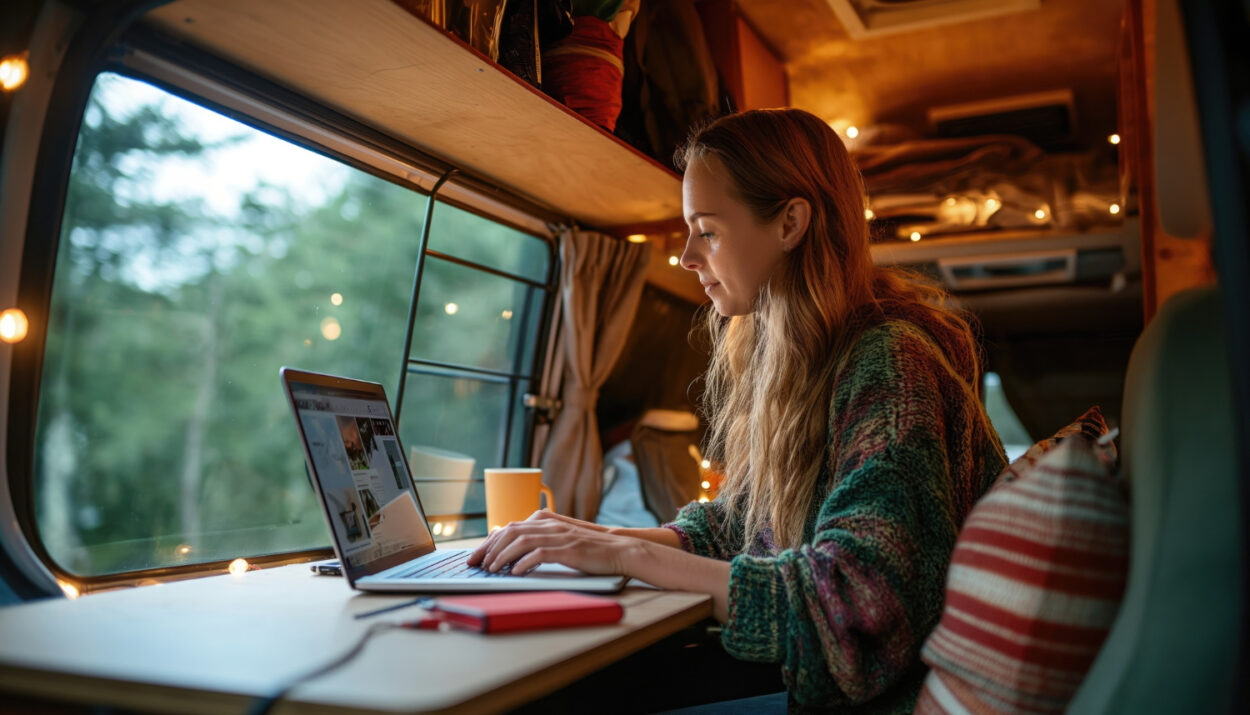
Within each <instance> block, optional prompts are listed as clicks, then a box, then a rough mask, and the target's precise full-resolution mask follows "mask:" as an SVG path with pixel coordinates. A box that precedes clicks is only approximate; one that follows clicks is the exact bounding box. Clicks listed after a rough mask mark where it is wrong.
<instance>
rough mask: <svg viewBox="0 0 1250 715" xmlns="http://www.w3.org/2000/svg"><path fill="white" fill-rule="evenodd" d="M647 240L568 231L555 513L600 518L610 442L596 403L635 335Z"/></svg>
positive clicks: (548, 460)
mask: <svg viewBox="0 0 1250 715" xmlns="http://www.w3.org/2000/svg"><path fill="white" fill-rule="evenodd" d="M649 253H650V246H648V245H647V244H636V243H626V242H625V241H620V240H617V239H614V238H611V237H610V236H605V235H603V234H601V233H595V232H592V231H567V232H565V233H564V234H562V235H561V236H560V259H561V264H562V275H561V277H560V294H561V295H560V297H561V303H562V305H561V308H562V312H563V315H562V318H561V326H560V327H561V337H560V343H561V344H560V346H559V349H560V350H562V351H563V352H564V356H563V357H564V374H563V376H562V388H561V390H560V400H561V401H562V402H563V403H564V407H563V409H561V410H560V414H559V415H558V416H557V417H556V419H555V421H554V422H553V423H552V425H551V432H550V434H549V435H548V438H547V448H546V451H545V453H544V455H543V462H542V466H543V479H544V480H545V481H546V482H547V484H548V486H550V487H551V490H552V491H553V492H555V497H556V503H555V510H556V511H557V512H559V513H561V514H567V515H570V516H573V517H576V518H578V519H594V518H595V514H597V513H598V511H599V496H600V494H601V492H602V490H603V483H602V482H603V446H602V445H601V444H599V421H598V419H597V418H596V417H595V404H596V403H597V402H598V401H599V388H600V387H601V386H602V385H603V383H604V381H605V380H607V379H608V374H609V373H610V372H611V371H612V366H613V364H615V363H616V359H617V358H618V357H620V354H621V349H622V348H624V346H625V338H626V337H627V336H628V335H629V328H630V325H631V324H632V323H633V322H634V314H635V313H636V312H637V311H638V300H639V298H641V296H642V284H643V281H644V278H645V275H646V272H647V257H648V254H649Z"/></svg>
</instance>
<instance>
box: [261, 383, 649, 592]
mask: <svg viewBox="0 0 1250 715" xmlns="http://www.w3.org/2000/svg"><path fill="white" fill-rule="evenodd" d="M279 374H280V375H281V377H282V386H283V388H284V389H285V391H286V396H287V400H288V401H289V402H290V404H291V409H292V411H293V412H294V414H295V423H296V425H297V426H298V428H299V436H300V441H301V442H303V445H304V457H305V459H306V460H307V463H308V472H309V475H310V476H311V478H312V483H313V487H314V489H315V490H316V492H317V498H318V499H319V500H320V501H321V507H322V510H323V511H324V512H325V516H326V520H327V521H328V522H329V524H330V535H331V537H332V538H333V541H334V551H335V553H336V554H337V555H338V558H339V562H340V563H341V564H342V571H343V575H344V576H346V577H347V582H348V583H349V584H351V586H352V588H355V589H358V590H361V591H429V592H489V591H548V590H560V591H590V592H601V593H611V592H615V591H619V590H620V589H621V588H622V587H623V586H624V585H625V581H626V580H627V577H625V576H592V575H590V574H586V573H583V572H581V571H578V570H576V569H571V568H568V567H565V566H561V565H559V564H543V565H541V566H539V567H538V568H536V569H534V570H532V571H530V572H529V573H526V574H524V575H513V574H511V573H509V572H507V570H506V569H505V570H501V571H498V572H494V573H492V572H489V571H485V570H483V569H480V568H477V567H471V566H469V565H468V563H467V562H466V560H467V559H468V556H469V554H470V553H472V552H471V551H470V550H467V549H440V548H437V547H436V545H435V544H434V537H433V536H432V535H431V534H430V527H429V524H428V523H427V521H426V518H425V511H424V510H423V509H422V508H421V495H419V494H418V493H417V490H416V488H415V486H414V485H413V482H412V475H411V472H410V471H409V469H408V462H407V461H406V457H405V453H404V449H403V447H402V445H401V444H400V442H399V432H398V430H396V429H395V421H394V419H393V418H392V417H391V408H390V403H388V402H387V400H386V393H385V392H384V391H383V390H382V386H381V385H379V384H377V383H375V382H365V381H363V380H354V379H351V378H347V377H336V376H334V375H325V374H321V373H315V372H306V371H303V370H295V369H292V368H287V367H284V368H282V369H281V370H280V371H279Z"/></svg>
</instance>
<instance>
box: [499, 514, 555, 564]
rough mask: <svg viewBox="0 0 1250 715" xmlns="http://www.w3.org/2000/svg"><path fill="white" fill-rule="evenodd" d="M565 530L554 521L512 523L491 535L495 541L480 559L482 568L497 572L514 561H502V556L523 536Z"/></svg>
mask: <svg viewBox="0 0 1250 715" xmlns="http://www.w3.org/2000/svg"><path fill="white" fill-rule="evenodd" d="M566 528H567V527H566V526H565V525H563V524H561V523H559V522H555V521H533V522H531V521H514V522H512V523H511V524H508V525H507V526H505V527H504V528H502V529H500V530H498V531H496V532H495V533H494V534H492V535H491V536H493V537H495V539H494V542H493V543H492V544H490V545H489V546H488V548H487V549H486V553H485V555H484V556H483V557H482V568H484V569H487V570H489V571H498V570H499V569H500V568H502V567H503V565H504V564H507V563H511V562H512V561H514V560H515V559H507V560H506V561H505V560H502V558H503V554H504V552H505V551H506V550H507V549H508V547H509V546H510V545H511V544H512V543H513V542H515V541H516V540H517V539H519V538H521V537H522V536H524V535H525V534H535V533H539V534H541V533H551V532H555V531H561V530H564V529H566Z"/></svg>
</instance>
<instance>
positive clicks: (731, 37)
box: [697, 0, 790, 110]
mask: <svg viewBox="0 0 1250 715" xmlns="http://www.w3.org/2000/svg"><path fill="white" fill-rule="evenodd" d="M697 7H698V9H699V17H700V19H702V21H703V32H704V35H706V36H707V43H708V48H709V49H710V50H711V52H712V58H713V60H714V61H715V62H716V69H717V71H718V72H719V73H720V77H721V81H723V82H724V83H725V85H726V89H728V91H729V94H730V95H731V96H733V98H734V103H735V104H736V105H737V107H738V109H740V110H742V109H764V108H768V107H786V106H789V104H790V90H789V84H788V82H787V80H786V68H785V65H784V64H782V62H781V60H779V59H778V58H777V55H776V53H775V52H773V51H772V50H771V49H769V48H768V46H767V45H765V44H764V41H763V40H761V39H760V36H759V34H758V33H756V32H755V29H754V28H752V27H751V25H750V24H749V23H748V22H747V21H746V18H744V17H743V16H742V12H741V11H740V10H739V9H738V5H737V3H736V2H734V1H733V0H701V2H699V3H698V6H697Z"/></svg>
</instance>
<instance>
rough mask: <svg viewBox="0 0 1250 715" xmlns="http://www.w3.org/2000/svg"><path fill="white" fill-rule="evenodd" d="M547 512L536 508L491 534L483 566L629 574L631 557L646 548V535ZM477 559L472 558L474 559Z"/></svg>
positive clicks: (522, 569) (482, 560)
mask: <svg viewBox="0 0 1250 715" xmlns="http://www.w3.org/2000/svg"><path fill="white" fill-rule="evenodd" d="M544 514H550V512H541V511H540V512H535V513H534V515H533V516H531V517H530V518H529V519H527V520H525V521H521V522H514V523H512V524H509V525H508V526H505V527H504V528H502V529H500V530H498V531H496V532H495V533H493V534H491V535H490V537H489V538H488V539H487V541H486V543H484V544H483V547H485V552H484V553H483V554H482V556H481V565H482V568H485V569H487V570H488V571H498V570H499V569H501V568H503V567H504V565H506V564H512V573H514V574H517V575H520V574H523V573H525V572H526V571H529V570H530V569H532V568H534V567H536V566H538V565H539V564H544V563H557V564H563V565H565V566H568V567H570V568H575V569H578V570H580V571H585V572H586V573H593V574H626V575H628V574H627V572H628V561H629V560H630V557H631V556H632V555H633V554H635V553H636V552H638V551H641V550H642V549H644V548H646V542H645V541H643V540H642V539H637V538H634V537H632V536H618V535H616V534H611V533H608V532H606V531H600V530H597V529H592V528H589V527H588V526H583V525H580V524H578V523H575V522H572V521H571V520H570V521H565V520H563V519H560V518H558V517H556V515H554V514H552V515H551V516H544ZM552 517H555V518H552ZM479 551H481V549H479ZM477 555H478V554H477V553H474V554H473V556H477ZM475 561H476V559H474V558H470V559H469V562H470V563H473V562H475Z"/></svg>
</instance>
